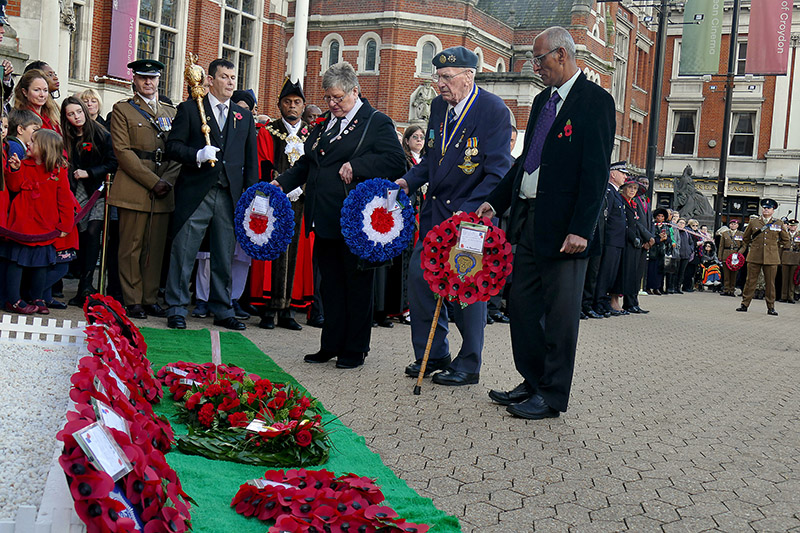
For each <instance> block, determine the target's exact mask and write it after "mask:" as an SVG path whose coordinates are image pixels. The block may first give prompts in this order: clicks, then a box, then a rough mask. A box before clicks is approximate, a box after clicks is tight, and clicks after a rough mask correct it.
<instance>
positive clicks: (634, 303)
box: [622, 249, 647, 309]
mask: <svg viewBox="0 0 800 533" xmlns="http://www.w3.org/2000/svg"><path fill="white" fill-rule="evenodd" d="M636 253H637V254H638V255H639V258H638V259H637V260H636V261H637V262H636V289H635V290H632V291H631V293H630V294H623V295H622V308H623V309H630V308H631V307H639V289H641V287H642V279H644V276H645V273H646V272H647V250H643V249H638V250H636Z"/></svg>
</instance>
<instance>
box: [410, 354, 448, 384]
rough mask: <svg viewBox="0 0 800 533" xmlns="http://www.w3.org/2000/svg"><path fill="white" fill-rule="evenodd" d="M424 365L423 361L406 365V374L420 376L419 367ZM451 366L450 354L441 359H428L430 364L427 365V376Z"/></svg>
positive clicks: (413, 376)
mask: <svg viewBox="0 0 800 533" xmlns="http://www.w3.org/2000/svg"><path fill="white" fill-rule="evenodd" d="M421 366H422V361H414V362H413V363H411V364H410V365H408V366H407V367H406V375H408V376H411V377H412V378H415V377H417V376H419V369H420V367H421ZM448 366H450V356H449V355H448V356H447V357H443V358H441V359H428V364H427V365H425V377H428V376H429V375H431V374H432V373H433V372H436V371H437V370H444V369H445V368H447V367H448Z"/></svg>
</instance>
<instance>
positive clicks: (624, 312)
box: [617, 309, 631, 316]
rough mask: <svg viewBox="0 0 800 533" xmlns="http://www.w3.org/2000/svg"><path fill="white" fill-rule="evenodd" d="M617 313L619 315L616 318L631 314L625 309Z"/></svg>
mask: <svg viewBox="0 0 800 533" xmlns="http://www.w3.org/2000/svg"><path fill="white" fill-rule="evenodd" d="M617 313H619V315H617V316H625V315H629V314H631V312H630V311H628V310H627V309H623V310H622V311H617Z"/></svg>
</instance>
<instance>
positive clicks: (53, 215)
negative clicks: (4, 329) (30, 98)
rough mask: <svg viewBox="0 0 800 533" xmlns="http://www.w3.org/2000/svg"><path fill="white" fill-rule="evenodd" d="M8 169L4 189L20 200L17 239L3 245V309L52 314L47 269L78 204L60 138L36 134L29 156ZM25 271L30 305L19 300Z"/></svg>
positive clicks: (15, 208)
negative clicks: (46, 298) (47, 300)
mask: <svg viewBox="0 0 800 533" xmlns="http://www.w3.org/2000/svg"><path fill="white" fill-rule="evenodd" d="M9 166H10V167H11V172H9V173H8V174H7V175H6V186H7V187H8V189H9V191H11V192H12V193H16V196H14V199H13V200H12V202H11V208H10V210H9V213H8V226H7V227H8V229H9V230H10V231H11V232H14V234H13V235H12V236H11V237H10V239H11V240H10V241H8V242H6V243H3V245H2V246H0V257H2V258H4V259H5V260H6V261H8V263H7V272H6V299H7V301H6V304H5V307H6V309H7V310H9V311H12V312H17V313H24V314H32V313H40V314H48V313H49V312H50V311H49V309H48V308H47V305H46V304H45V301H44V299H43V293H44V289H45V283H46V277H47V271H48V267H49V266H50V265H53V264H55V263H56V248H55V246H54V245H53V244H54V243H55V242H56V241H58V240H59V239H63V238H64V237H67V236H68V235H69V234H70V233H72V232H73V230H74V227H75V208H76V206H77V205H78V204H77V202H76V201H75V197H74V196H73V195H72V192H71V191H70V189H69V179H68V178H67V164H66V160H65V158H64V155H63V141H62V139H61V135H59V134H58V133H56V132H54V131H52V130H39V131H37V132H36V133H34V134H33V137H32V139H31V142H30V143H29V144H28V157H27V158H26V159H24V160H23V161H20V160H19V158H18V157H17V156H16V155H15V156H13V157H12V158H11V159H10V161H9ZM25 269H27V270H28V271H29V272H30V295H31V300H32V303H31V304H28V303H26V302H25V301H24V300H23V299H22V298H21V297H20V284H21V280H22V273H23V270H25Z"/></svg>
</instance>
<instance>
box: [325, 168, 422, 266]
mask: <svg viewBox="0 0 800 533" xmlns="http://www.w3.org/2000/svg"><path fill="white" fill-rule="evenodd" d="M388 189H392V190H394V189H399V187H398V186H397V184H395V183H393V182H391V181H389V180H387V179H383V178H373V179H371V180H367V181H364V182H362V183H359V184H358V186H357V187H356V188H355V189H353V190H352V191H350V194H349V195H348V196H347V198H345V200H344V205H343V206H342V218H341V225H342V235H343V236H344V242H345V243H347V246H348V248H350V251H351V252H353V254H354V255H357V256H358V257H360V258H361V259H364V260H366V261H370V262H372V263H381V262H384V261H388V260H389V259H393V258H395V257H397V256H398V255H400V254H401V253H403V250H405V249H406V247H407V246H408V244H409V243H410V242H411V239H413V238H414V230H415V219H414V208H413V206H412V205H411V201H410V200H409V199H408V196H406V193H404V192H403V191H402V190H401V191H400V192H399V193H398V195H397V201H398V202H399V203H400V205H402V208H401V209H397V210H393V211H389V210H388V209H386V191H387V190H388Z"/></svg>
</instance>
